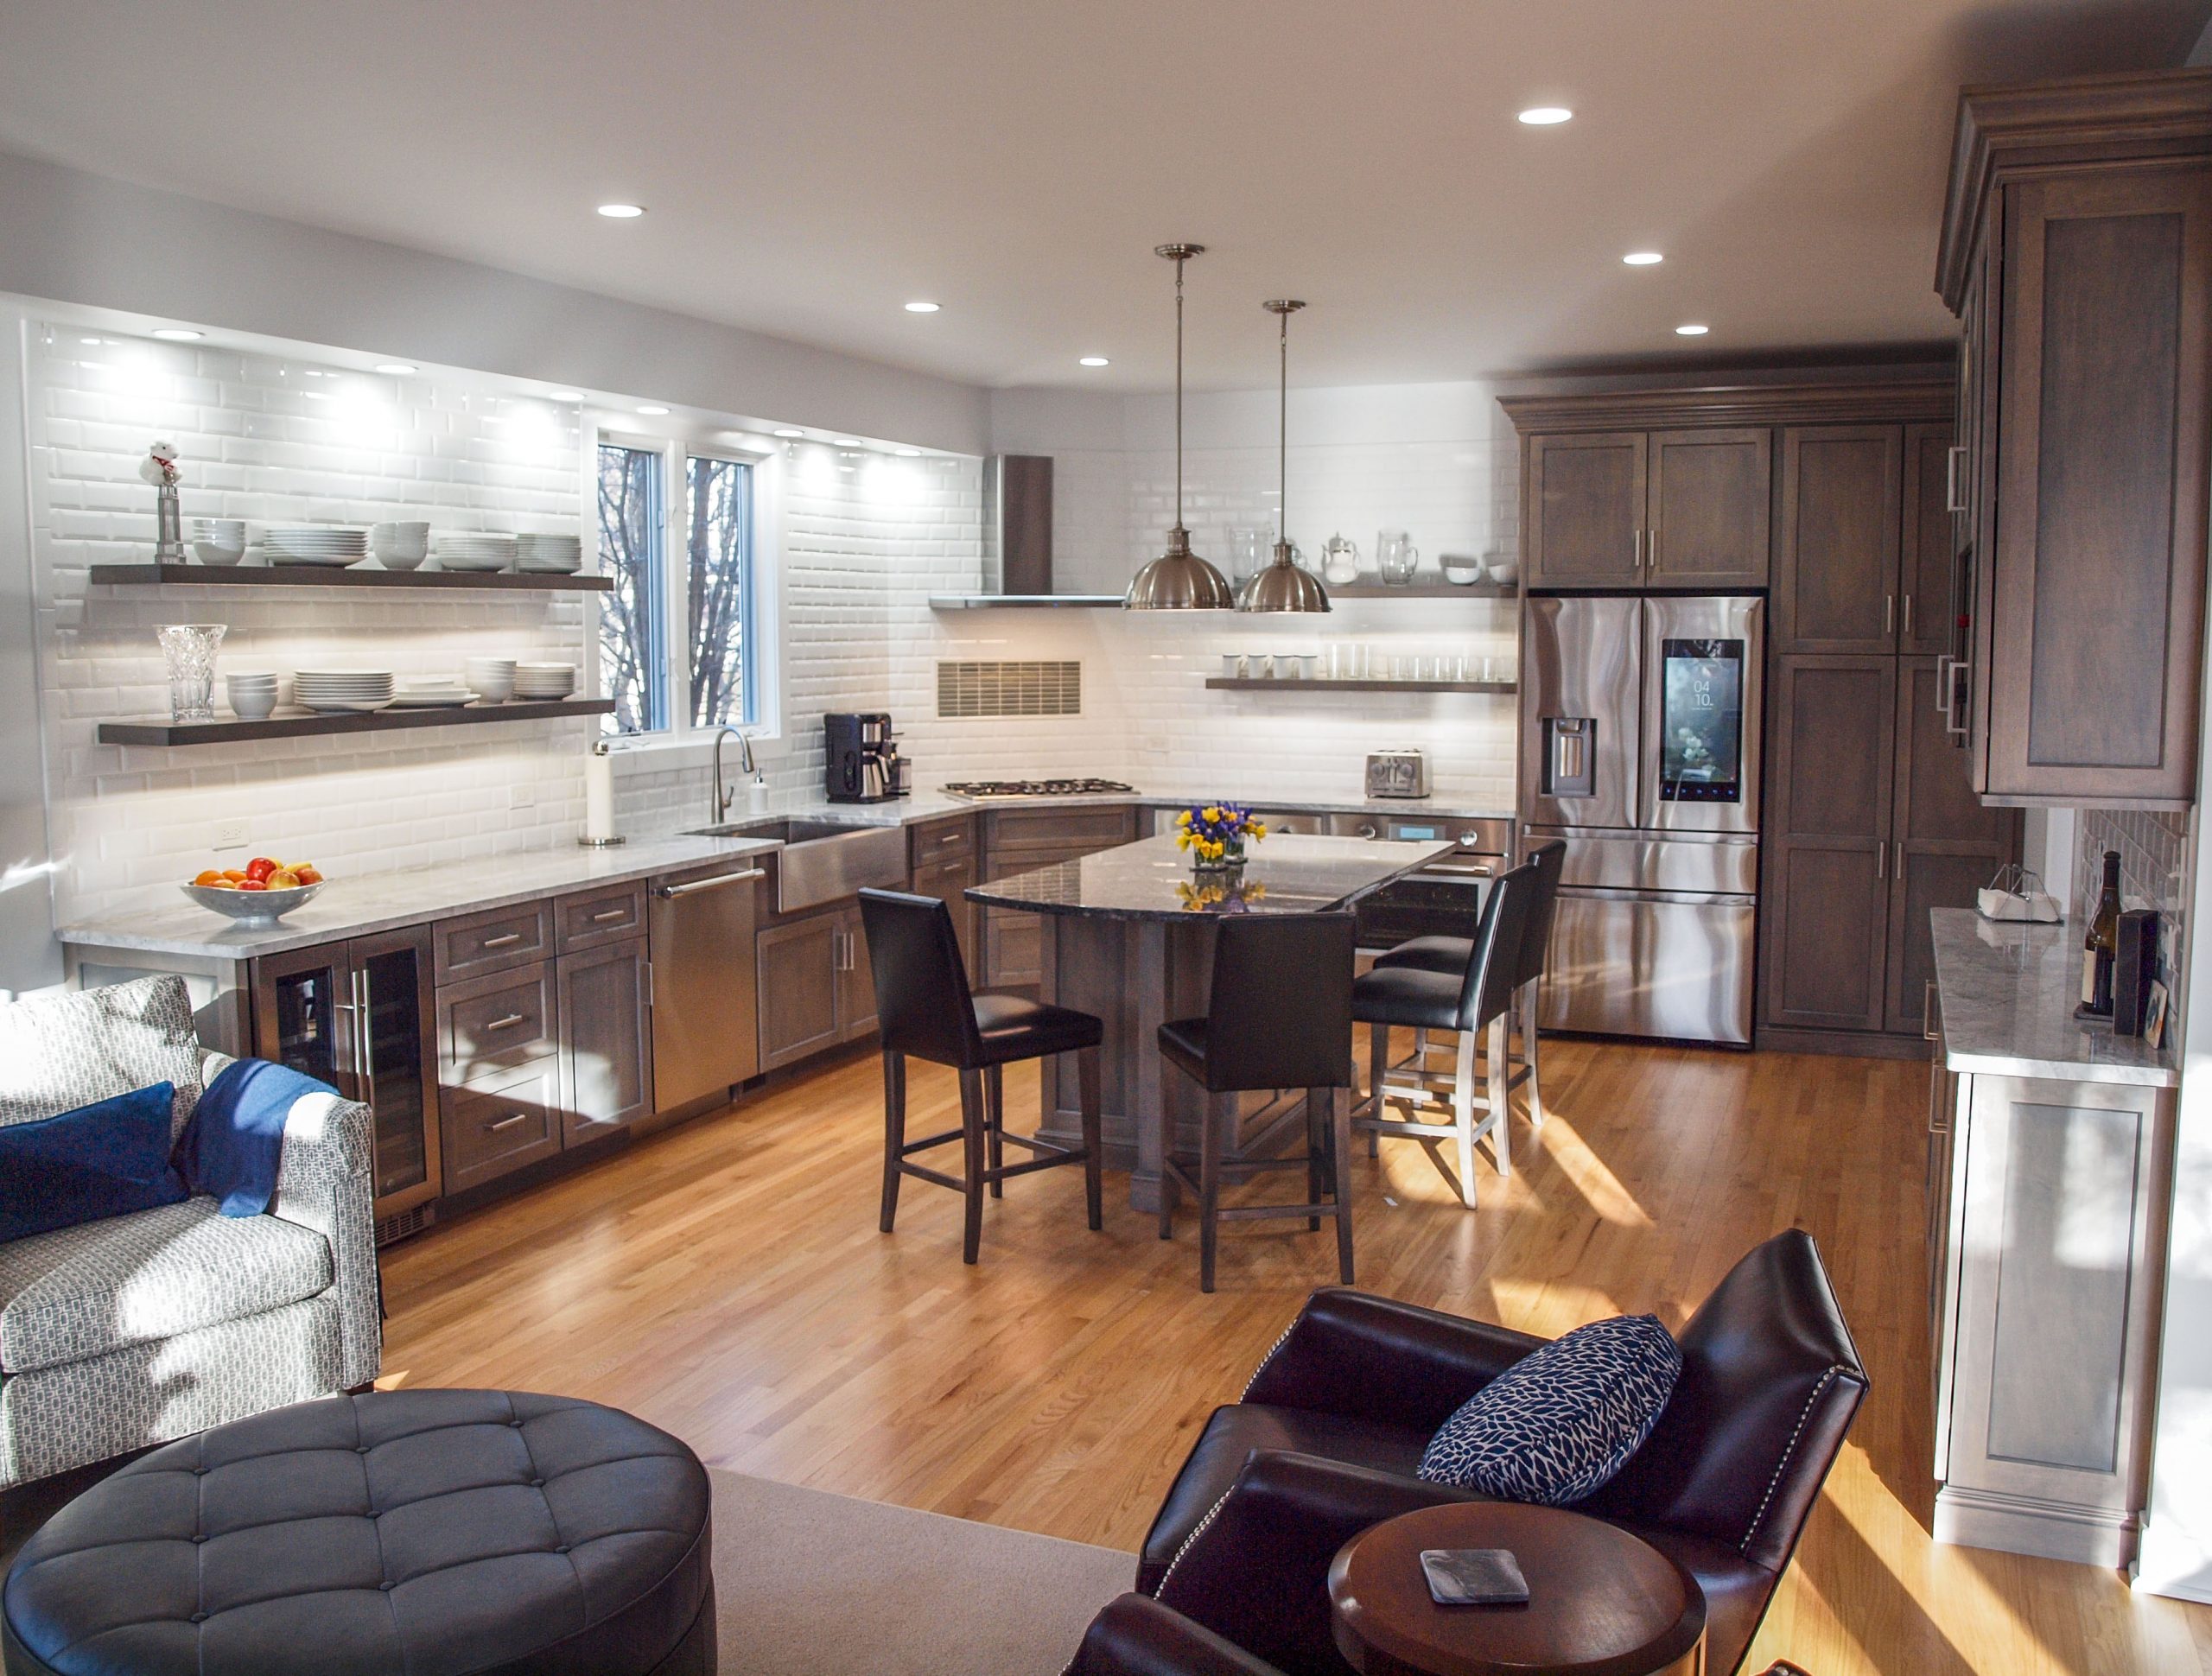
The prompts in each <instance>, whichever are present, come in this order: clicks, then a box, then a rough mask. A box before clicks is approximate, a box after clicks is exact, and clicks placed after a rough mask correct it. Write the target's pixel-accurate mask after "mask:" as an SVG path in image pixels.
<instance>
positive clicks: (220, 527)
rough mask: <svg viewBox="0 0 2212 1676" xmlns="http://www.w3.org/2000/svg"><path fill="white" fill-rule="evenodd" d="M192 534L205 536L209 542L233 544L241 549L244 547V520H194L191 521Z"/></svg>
mask: <svg viewBox="0 0 2212 1676" xmlns="http://www.w3.org/2000/svg"><path fill="white" fill-rule="evenodd" d="M192 533H193V534H194V536H205V537H206V538H207V539H208V540H210V541H219V542H223V543H237V544H238V546H240V547H243V546H245V519H244V518H194V519H193V520H192Z"/></svg>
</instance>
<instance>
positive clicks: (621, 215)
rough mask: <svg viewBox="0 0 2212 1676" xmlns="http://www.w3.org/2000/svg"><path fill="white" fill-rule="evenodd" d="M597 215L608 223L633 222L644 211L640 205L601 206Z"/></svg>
mask: <svg viewBox="0 0 2212 1676" xmlns="http://www.w3.org/2000/svg"><path fill="white" fill-rule="evenodd" d="M599 213H601V215H603V216H605V217H606V218H607V219H608V220H610V221H634V220H636V219H638V218H639V216H641V215H643V214H644V213H645V206H643V205H642V204H601V206H599Z"/></svg>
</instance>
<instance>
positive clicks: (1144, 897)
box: [968, 832, 1452, 919]
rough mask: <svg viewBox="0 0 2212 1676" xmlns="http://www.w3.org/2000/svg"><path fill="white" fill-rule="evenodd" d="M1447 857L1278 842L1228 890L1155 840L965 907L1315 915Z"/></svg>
mask: <svg viewBox="0 0 2212 1676" xmlns="http://www.w3.org/2000/svg"><path fill="white" fill-rule="evenodd" d="M1451 849H1452V846H1450V845H1449V844H1408V843H1398V842H1395V841H1389V840H1383V839H1373V838H1324V837H1319V836H1315V835H1309V834H1305V833H1289V832H1286V833H1277V834H1275V835H1274V836H1272V837H1269V838H1265V839H1262V841H1259V842H1258V843H1256V844H1254V845H1253V846H1252V847H1251V859H1250V860H1249V861H1247V862H1246V863H1245V866H1244V870H1243V874H1242V877H1241V879H1240V880H1239V882H1237V883H1236V884H1234V885H1231V884H1229V883H1228V882H1227V881H1226V880H1225V879H1221V878H1220V877H1218V876H1215V877H1212V878H1209V877H1207V876H1205V875H1202V874H1198V873H1192V870H1191V860H1190V857H1189V856H1188V855H1186V854H1184V853H1183V852H1182V851H1181V850H1179V849H1177V848H1175V840H1174V839H1173V837H1171V836H1169V835H1166V834H1164V833H1163V834H1162V835H1160V836H1159V837H1157V838H1144V839H1140V840H1139V841H1137V842H1135V843H1134V844H1124V845H1122V847H1121V848H1118V849H1109V850H1102V851H1100V852H1099V853H1098V854H1096V855H1086V856H1084V857H1083V858H1082V859H1081V860H1075V861H1061V862H1058V863H1056V864H1054V865H1053V866H1052V867H1040V868H1039V869H1038V870H1037V871H1036V872H1034V873H1015V874H1014V875H1013V876H1011V877H1010V878H1006V879H994V880H992V881H991V882H990V883H989V884H988V885H978V886H975V887H973V888H972V889H970V890H969V892H968V898H969V900H970V901H971V902H982V903H985V904H988V905H990V906H992V907H999V908H1020V909H1024V910H1027V911H1031V912H1033V913H1046V914H1075V915H1082V916H1087V917H1096V918H1102V919H1181V918H1183V917H1185V916H1186V915H1190V914H1196V913H1216V914H1223V913H1258V914H1298V913H1313V912H1314V911H1318V910H1320V909H1324V908H1335V907H1341V906H1343V905H1344V904H1346V903H1348V902H1350V901H1351V899H1352V898H1355V897H1357V896H1361V895H1363V894H1364V893H1365V892H1368V891H1370V890H1372V889H1373V888H1374V887H1375V886H1377V885H1380V884H1383V883H1384V882H1385V881H1386V880H1389V879H1395V878H1396V877H1397V876H1398V875H1399V874H1400V873H1406V872H1408V871H1410V870H1411V869H1413V868H1414V867H1420V866H1421V864H1422V863H1423V862H1424V861H1428V860H1433V859H1434V858H1436V857H1437V856H1440V855H1446V854H1450V853H1451ZM1210 886H1211V887H1213V888H1209V887H1210ZM1216 891H1218V892H1219V894H1218V895H1216Z"/></svg>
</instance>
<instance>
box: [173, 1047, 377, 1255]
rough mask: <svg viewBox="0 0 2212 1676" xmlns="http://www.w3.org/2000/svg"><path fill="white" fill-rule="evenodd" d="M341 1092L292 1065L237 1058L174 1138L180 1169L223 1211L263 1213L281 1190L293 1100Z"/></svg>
mask: <svg viewBox="0 0 2212 1676" xmlns="http://www.w3.org/2000/svg"><path fill="white" fill-rule="evenodd" d="M315 1094H327V1095H330V1096H332V1097H333V1098H336V1097H337V1095H338V1090H337V1089H334V1088H332V1087H331V1086H330V1084H329V1083H327V1082H317V1081H315V1078H314V1077H312V1076H308V1075H307V1074H306V1073H305V1072H303V1071H296V1070H293V1069H292V1068H291V1067H290V1066H289V1065H277V1064H272V1063H270V1062H269V1061H268V1060H266V1059H233V1060H232V1061H231V1063H229V1064H227V1065H226V1066H224V1067H223V1069H222V1070H221V1072H220V1073H219V1075H218V1076H216V1078H215V1080H214V1081H213V1082H210V1083H209V1084H208V1085H207V1092H206V1093H205V1094H203V1095H200V1103H199V1104H198V1105H197V1106H194V1108H192V1121H191V1122H189V1123H188V1124H187V1125H186V1126H185V1130H184V1133H183V1134H182V1135H181V1136H180V1137H179V1138H178V1140H177V1143H176V1162H177V1167H178V1168H179V1169H181V1171H184V1178H185V1180H186V1182H187V1183H188V1184H190V1186H191V1188H192V1190H193V1191H194V1192H195V1193H207V1194H212V1195H213V1197H216V1198H218V1199H220V1200H221V1201H222V1207H221V1208H222V1212H223V1214H224V1215H225V1216H259V1215H260V1214H261V1213H262V1212H263V1211H264V1210H266V1209H269V1201H270V1199H272V1198H274V1197H276V1194H277V1166H278V1165H281V1164H282V1163H283V1160H284V1120H285V1119H286V1118H288V1117H289V1116H290V1115H291V1114H292V1104H293V1102H294V1101H297V1100H301V1099H304V1098H305V1097H306V1096H308V1095H315Z"/></svg>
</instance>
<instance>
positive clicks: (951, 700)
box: [937, 658, 1083, 717]
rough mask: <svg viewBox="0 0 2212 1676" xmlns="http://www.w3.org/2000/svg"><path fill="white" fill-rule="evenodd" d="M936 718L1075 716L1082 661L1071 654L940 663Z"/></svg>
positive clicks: (1080, 711)
mask: <svg viewBox="0 0 2212 1676" xmlns="http://www.w3.org/2000/svg"><path fill="white" fill-rule="evenodd" d="M937 713H938V714H939V715H941V716H956V717H957V716H1077V715H1081V714H1083V664H1082V663H1080V662H1079V661H1077V659H1074V658H1069V659H1066V660H1065V661H1061V660H1052V661H1037V662H1028V663H1021V662H989V663H985V662H974V663H967V662H963V663H954V662H950V661H944V662H940V663H938V666H937Z"/></svg>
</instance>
